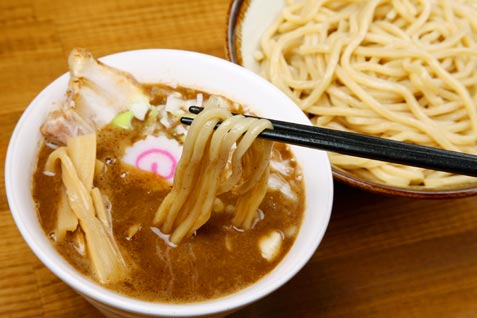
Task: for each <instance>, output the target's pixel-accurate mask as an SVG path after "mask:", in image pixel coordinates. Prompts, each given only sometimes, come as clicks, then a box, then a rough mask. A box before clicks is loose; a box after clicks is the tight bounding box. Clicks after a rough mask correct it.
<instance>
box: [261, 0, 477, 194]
mask: <svg viewBox="0 0 477 318" xmlns="http://www.w3.org/2000/svg"><path fill="white" fill-rule="evenodd" d="M475 16H477V7H476V6H473V5H471V4H469V3H467V2H465V1H450V0H436V1H433V0H422V1H413V2H411V1H405V0H394V1H389V0H373V1H352V0H343V1H326V0H321V1H312V0H307V1H288V4H287V6H286V7H285V8H284V9H283V11H282V14H281V16H280V17H279V19H278V20H277V21H276V22H275V23H274V24H273V25H272V26H271V27H270V28H269V29H268V30H267V31H266V32H265V34H264V35H263V37H262V39H261V50H262V52H261V54H259V55H257V56H259V62H260V71H261V74H262V76H264V77H265V78H267V79H269V80H270V81H271V82H272V83H273V84H275V85H276V86H277V87H278V88H280V89H281V90H282V91H284V92H285V93H286V94H287V95H288V96H289V97H290V98H292V99H293V100H294V101H295V102H296V103H297V104H298V105H299V106H300V107H301V108H302V109H303V111H305V112H306V113H307V114H308V115H309V116H310V117H311V121H312V122H313V124H315V125H317V126H322V127H327V128H332V129H340V130H347V131H354V132H358V133H363V134H368V135H374V136H378V137H383V138H389V139H394V140H398V141H405V142H410V143H416V144H423V145H427V146H432V147H439V148H443V149H447V150H453V151H460V152H465V153H470V154H477V147H476V146H477V108H476V106H475V104H476V102H477V23H476V22H475V21H474V19H475ZM347 158H348V157H347V156H345V155H341V154H330V160H331V162H332V163H333V165H334V167H335V168H337V169H339V170H344V171H346V172H348V173H351V174H354V175H357V176H361V177H365V178H366V179H372V180H375V181H376V180H378V181H379V182H382V183H385V184H389V185H395V186H402V187H405V186H409V185H416V186H427V187H453V186H457V185H460V184H463V183H468V182H475V178H471V177H464V176H458V177H455V176H453V175H451V174H438V175H436V174H435V172H434V171H431V170H426V169H420V168H419V169H418V168H411V167H406V166H402V165H397V164H391V163H385V162H378V161H374V160H359V159H357V158H353V159H351V160H350V159H347Z"/></svg>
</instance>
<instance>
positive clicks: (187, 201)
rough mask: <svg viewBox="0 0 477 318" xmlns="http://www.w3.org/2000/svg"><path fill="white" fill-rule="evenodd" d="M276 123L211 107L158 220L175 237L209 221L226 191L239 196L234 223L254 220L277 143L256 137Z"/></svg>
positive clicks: (190, 138) (189, 141)
mask: <svg viewBox="0 0 477 318" xmlns="http://www.w3.org/2000/svg"><path fill="white" fill-rule="evenodd" d="M219 122H221V125H220V126H219V127H218V128H217V129H216V130H214V129H215V126H216V124H217V123H219ZM271 127H272V126H271V123H270V122H269V121H268V120H264V119H255V118H246V117H244V116H241V115H236V116H233V115H232V114H231V113H230V112H229V111H227V110H224V109H220V108H215V107H208V108H205V109H204V110H203V111H202V112H201V113H200V114H199V115H198V116H197V117H196V118H195V119H194V121H193V123H192V125H191V127H190V130H189V132H188V135H187V138H186V141H185V143H184V149H183V152H182V156H181V158H180V161H179V163H178V165H177V168H176V172H175V176H174V182H173V187H172V190H171V192H169V194H168V195H167V196H166V198H165V199H164V201H163V202H162V203H161V205H160V207H159V209H158V210H157V212H156V215H155V217H154V221H153V223H154V224H155V225H158V226H160V228H161V231H162V232H164V233H168V234H171V236H170V241H171V242H172V243H174V244H177V243H179V242H180V241H181V240H182V239H183V238H184V237H186V236H190V235H192V234H193V233H194V231H196V230H197V229H198V228H199V227H201V226H202V225H203V224H204V223H206V222H207V220H208V219H209V218H210V215H211V212H212V208H213V205H214V202H215V199H216V197H217V195H220V194H223V193H225V192H232V193H234V194H237V195H238V196H239V198H238V200H237V204H236V208H235V216H234V218H233V220H232V224H233V225H234V226H236V227H239V228H243V229H248V228H250V227H251V226H252V223H253V221H254V219H255V218H256V214H257V209H258V206H259V205H260V203H261V202H262V200H263V198H264V196H265V194H266V191H267V184H268V175H269V161H270V155H271V147H272V142H270V141H265V140H261V139H256V137H257V136H258V135H259V134H260V133H261V132H262V131H263V130H264V129H266V128H271ZM231 151H233V153H232V155H230V152H231ZM230 157H231V158H230ZM229 161H230V162H229ZM228 163H229V165H230V169H227V167H228V166H227V164H228Z"/></svg>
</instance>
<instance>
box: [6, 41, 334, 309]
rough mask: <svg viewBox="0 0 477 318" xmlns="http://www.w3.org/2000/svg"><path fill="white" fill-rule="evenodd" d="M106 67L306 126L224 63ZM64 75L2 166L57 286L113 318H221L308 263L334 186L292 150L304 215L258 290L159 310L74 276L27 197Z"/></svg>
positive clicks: (320, 159)
mask: <svg viewBox="0 0 477 318" xmlns="http://www.w3.org/2000/svg"><path fill="white" fill-rule="evenodd" d="M101 60H102V61H103V62H105V63H106V64H109V65H111V66H114V67H117V68H119V69H122V70H125V71H128V72H131V73H132V74H133V75H134V76H135V77H136V78H137V79H138V80H139V81H140V82H148V83H158V82H161V83H165V84H180V85H181V86H186V87H191V88H195V89H199V90H204V91H207V92H210V93H216V94H221V95H223V96H226V97H228V98H230V99H231V100H234V101H236V102H239V103H242V104H244V105H248V106H251V107H252V109H254V110H255V111H256V112H257V113H258V114H259V115H262V116H267V117H270V118H275V119H280V118H281V119H285V118H286V119H287V120H292V121H295V122H300V123H304V124H309V121H308V119H307V118H306V116H305V115H304V114H303V113H302V112H301V111H300V110H299V109H298V108H297V107H296V106H295V105H294V104H293V102H291V100H289V99H288V98H287V97H286V96H285V95H284V94H283V93H281V92H280V91H279V90H278V89H276V88H275V87H274V86H272V85H271V84H270V83H268V82H267V81H265V80H264V79H262V78H261V77H259V76H257V75H255V74H254V73H252V72H250V71H248V70H246V69H244V68H242V67H239V66H237V65H235V64H232V63H230V62H227V61H225V60H222V59H219V58H215V57H211V56H207V55H203V54H199V53H193V52H187V51H177V50H141V51H130V52H124V53H118V54H114V55H110V56H107V57H104V58H102V59H101ZM67 82H68V74H65V75H63V76H61V77H60V78H58V79H57V80H55V81H54V82H53V83H51V84H50V85H49V86H48V87H47V88H45V89H44V90H43V91H42V92H41V93H40V94H39V95H38V96H37V97H36V98H35V99H34V100H33V102H32V103H31V104H30V106H28V108H27V109H26V111H25V112H24V114H23V116H22V117H21V119H20V121H19V122H18V124H17V126H16V128H15V131H14V133H13V135H12V138H11V140H10V144H9V147H8V152H7V159H6V165H5V181H6V190H7V196H8V202H9V205H10V209H11V212H12V215H13V217H14V219H15V222H16V224H17V226H18V229H19V230H20V232H21V234H22V235H23V237H24V239H25V240H26V242H27V243H28V245H29V246H30V248H31V249H32V250H33V252H34V253H35V254H36V255H37V256H38V258H39V259H40V260H41V261H42V262H43V263H44V264H45V265H46V266H47V267H48V268H49V269H50V270H51V271H52V272H53V273H55V274H56V275H57V276H58V277H59V278H60V279H62V280H63V281H64V282H65V283H67V284H68V285H70V286H71V287H72V288H74V289H75V290H76V291H77V292H79V293H80V294H81V295H83V296H84V297H85V298H86V299H87V300H88V301H89V302H91V303H92V304H93V305H94V306H96V307H97V308H99V309H100V310H101V311H102V312H103V313H105V314H106V315H108V316H111V317H200V316H204V317H205V316H207V317H213V316H223V315H225V314H227V313H230V312H232V311H235V310H237V309H239V308H241V307H243V306H245V305H247V304H249V303H251V302H253V301H256V300H258V299H260V298H262V297H264V296H265V295H267V294H269V293H270V292H272V291H274V290H275V289H277V288H278V287H280V286H281V285H283V284H284V283H285V282H287V281H288V280H289V279H290V278H291V277H293V276H294V275H295V274H296V273H297V272H298V271H299V270H300V269H301V268H302V267H303V266H304V265H305V263H306V262H307V261H308V260H309V258H310V257H311V256H312V255H313V253H314V252H315V249H316V248H317V246H318V244H319V243H320V241H321V239H322V237H323V235H324V233H325V229H326V227H327V225H328V221H329V217H330V213H331V208H332V200H333V183H332V174H331V168H330V164H329V162H328V158H327V156H326V154H325V153H324V152H321V151H316V150H310V149H306V148H300V147H293V151H294V153H295V155H296V157H297V160H298V162H299V164H300V165H301V166H302V168H303V172H304V176H305V187H306V212H305V216H304V220H303V224H302V227H301V230H300V232H299V235H298V237H297V239H296V241H295V244H294V245H293V247H292V248H291V250H290V251H289V253H288V254H287V255H286V256H285V258H284V259H283V261H282V262H281V263H280V264H279V265H278V266H277V267H276V268H275V269H274V270H273V271H272V272H271V273H269V274H268V275H266V276H265V277H264V278H263V279H261V280H259V281H258V282H257V283H255V284H253V285H251V286H249V287H247V288H245V289H243V290H240V291H238V292H236V293H234V294H231V295H229V296H226V297H223V298H219V299H214V300H209V301H205V302H200V303H193V304H161V303H151V302H145V301H141V300H137V299H133V298H129V297H126V296H123V295H120V294H117V293H115V292H112V291H110V290H108V289H105V288H103V287H101V286H100V285H98V284H96V283H95V282H93V281H91V280H90V279H88V278H86V277H84V276H83V275H81V274H79V273H78V272H77V271H76V270H75V269H74V268H73V267H72V266H71V265H69V263H68V262H66V261H65V260H64V259H63V258H62V257H61V256H60V255H59V254H58V253H57V251H56V250H55V248H54V247H53V246H52V245H51V243H50V242H49V240H48V239H47V237H46V236H45V234H44V233H43V230H42V228H41V226H40V224H39V222H38V219H37V216H36V211H35V206H34V203H33V200H32V194H31V182H32V173H33V170H34V167H35V163H36V160H37V151H38V146H39V143H40V140H41V136H40V133H39V127H40V125H41V123H42V122H43V121H44V119H45V117H46V114H47V112H48V111H49V110H50V109H51V108H52V107H55V105H58V102H59V101H60V100H61V99H62V98H63V96H64V93H65V91H66V88H67Z"/></svg>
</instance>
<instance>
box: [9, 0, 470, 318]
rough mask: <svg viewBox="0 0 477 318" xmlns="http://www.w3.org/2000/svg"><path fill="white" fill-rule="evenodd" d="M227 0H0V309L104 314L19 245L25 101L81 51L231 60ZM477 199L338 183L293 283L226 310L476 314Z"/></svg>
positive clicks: (252, 313)
mask: <svg viewBox="0 0 477 318" xmlns="http://www.w3.org/2000/svg"><path fill="white" fill-rule="evenodd" d="M228 5H229V1H228V0H207V1H205V0H204V1H201V0H189V1H187V0H181V1H172V0H171V1H165V0H163V1H161V0H156V1H145V0H137V1H134V0H130V1H129V0H128V1H125V0H124V1H120V0H117V1H112V0H82V1H76V2H70V1H60V0H37V1H31V0H0V156H1V160H0V163H1V167H0V176H1V178H2V182H1V183H0V187H1V189H0V193H1V194H0V195H1V197H0V317H100V313H99V312H98V311H97V310H96V309H95V308H94V307H92V306H91V305H89V304H88V303H87V302H86V301H85V300H83V299H82V298H81V297H80V296H78V295H77V294H76V293H75V292H74V291H73V290H72V289H70V288H69V287H68V286H66V285H65V284H64V283H62V282H61V281H60V280H59V279H58V278H56V277H55V276H54V275H53V274H52V273H51V272H50V271H49V270H48V269H46V267H44V266H43V265H42V263H41V262H40V261H39V260H38V259H37V258H36V257H35V256H34V254H33V253H32V252H31V251H30V249H29V248H28V246H27V245H26V244H25V242H24V241H23V239H22V237H21V236H20V234H19V232H18V230H17V229H16V227H15V224H14V222H13V219H12V217H11V215H10V211H9V208H8V204H7V200H6V196H5V189H4V188H5V186H4V182H3V177H4V160H5V155H6V150H7V145H8V140H9V138H10V135H11V133H12V131H13V128H14V126H15V124H16V122H17V120H18V119H19V117H20V115H21V114H22V112H23V110H24V109H25V108H26V106H27V105H28V104H29V102H30V101H31V100H32V99H33V98H34V97H35V95H36V94H38V93H39V92H40V91H41V90H42V89H43V88H44V87H45V86H46V85H47V84H48V83H50V82H51V81H52V80H54V79H55V78H56V77H58V76H59V75H61V74H62V73H64V72H65V71H66V70H67V68H66V57H67V56H68V53H69V52H70V50H71V49H72V48H74V47H85V48H87V49H89V50H91V51H92V52H93V54H94V55H95V56H98V57H99V56H102V55H107V54H111V53H115V52H120V51H126V50H133V49H141V48H177V49H185V50H193V51H199V52H203V53H208V54H211V55H215V56H218V57H222V58H224V57H225V54H224V41H225V28H226V13H227V9H228ZM476 206H477V197H473V198H465V199H453V200H439V201H429V200H416V199H403V198H391V197H384V196H378V195H375V194H370V193H366V192H362V191H360V190H356V189H353V188H350V187H348V186H344V185H341V184H336V186H335V204H334V208H333V214H332V218H331V222H330V225H329V228H328V231H327V233H326V235H325V238H324V240H323V243H322V244H321V245H320V247H319V248H318V250H317V252H316V253H315V255H314V256H313V258H312V259H311V261H310V262H309V263H308V264H307V265H306V266H305V268H304V269H303V270H302V271H301V272H300V273H299V274H298V275H297V276H296V277H295V278H293V279H292V280H291V281H290V282H289V283H288V284H286V285H285V286H284V287H282V288H281V289H279V290H277V291H276V292H274V293H273V294H271V295H269V296H268V297H266V298H264V299H262V300H260V301H258V302H256V303H255V304H252V305H250V306H248V307H246V308H245V309H243V310H241V311H239V312H237V313H235V314H233V315H232V316H231V317H235V318H239V317H277V318H278V317H330V318H338V317H340V318H341V317H343V318H344V317H360V318H363V317H368V318H371V317H373V318H374V317H403V318H404V317H405V318H410V317H419V318H422V317H432V318H434V317H469V318H470V317H477V209H476Z"/></svg>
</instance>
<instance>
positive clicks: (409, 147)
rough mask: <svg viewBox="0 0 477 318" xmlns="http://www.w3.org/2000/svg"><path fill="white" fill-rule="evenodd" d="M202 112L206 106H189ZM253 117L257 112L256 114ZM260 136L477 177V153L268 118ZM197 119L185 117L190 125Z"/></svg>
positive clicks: (184, 122) (182, 120)
mask: <svg viewBox="0 0 477 318" xmlns="http://www.w3.org/2000/svg"><path fill="white" fill-rule="evenodd" d="M189 111H190V112H191V113H195V114H198V113H199V112H200V111H202V107H197V106H191V107H189ZM252 117H253V116H252ZM268 120H270V122H271V123H272V125H273V129H266V130H264V131H263V132H262V133H261V134H260V135H259V137H260V138H265V139H269V140H273V141H279V142H284V143H289V144H294V145H297V146H305V147H309V148H315V149H321V150H326V151H332V152H337V153H341V154H345V155H350V156H355V157H362V158H368V159H374V160H380V161H386V162H393V163H398V164H404V165H409V166H415V167H421V168H427V169H432V170H438V171H445V172H451V173H456V174H463V175H469V176H474V177H477V156H474V155H470V154H466V153H461V152H456V151H449V150H443V149H438V148H433V147H427V146H420V145H415V144H411V143H407V142H401V141H394V140H389V139H385V138H379V137H372V136H366V135H362V134H357V133H352V132H346V131H340V130H334V129H328V128H320V127H315V126H309V125H302V124H296V123H290V122H284V121H279V120H272V119H268ZM192 121H193V119H192V118H190V117H182V118H181V122H182V123H183V124H186V125H190V124H191V123H192Z"/></svg>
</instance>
